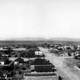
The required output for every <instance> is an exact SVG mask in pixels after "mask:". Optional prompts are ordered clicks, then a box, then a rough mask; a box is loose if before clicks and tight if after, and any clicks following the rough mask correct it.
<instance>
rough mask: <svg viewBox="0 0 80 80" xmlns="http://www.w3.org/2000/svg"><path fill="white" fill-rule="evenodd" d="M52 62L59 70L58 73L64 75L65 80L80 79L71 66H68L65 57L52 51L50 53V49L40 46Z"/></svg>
mask: <svg viewBox="0 0 80 80" xmlns="http://www.w3.org/2000/svg"><path fill="white" fill-rule="evenodd" d="M39 49H40V50H41V51H42V52H43V53H44V54H45V56H46V59H48V60H49V61H50V62H51V63H52V64H54V65H55V67H56V68H57V70H58V73H59V74H60V75H62V76H63V77H64V80H80V77H79V76H78V75H77V74H75V73H73V72H72V71H71V67H69V66H67V65H66V63H65V60H66V59H65V58H64V57H58V56H55V55H54V54H52V53H49V51H48V49H44V48H39Z"/></svg>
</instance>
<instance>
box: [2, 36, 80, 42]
mask: <svg viewBox="0 0 80 80" xmlns="http://www.w3.org/2000/svg"><path fill="white" fill-rule="evenodd" d="M1 41H75V42H76V41H77V42H78V41H79V42H80V39H78V38H42V37H27V38H9V39H4V40H1Z"/></svg>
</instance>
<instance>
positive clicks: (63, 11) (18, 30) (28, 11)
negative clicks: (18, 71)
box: [0, 0, 80, 39]
mask: <svg viewBox="0 0 80 80" xmlns="http://www.w3.org/2000/svg"><path fill="white" fill-rule="evenodd" d="M16 37H17V38H24V37H43V38H44V37H46V38H51V37H52V38H54V37H68V38H80V0H0V39H7V38H16Z"/></svg>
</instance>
